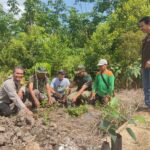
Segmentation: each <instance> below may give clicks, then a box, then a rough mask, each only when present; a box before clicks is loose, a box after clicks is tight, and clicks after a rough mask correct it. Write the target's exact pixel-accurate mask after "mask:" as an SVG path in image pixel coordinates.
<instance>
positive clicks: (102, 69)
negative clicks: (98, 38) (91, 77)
mask: <svg viewBox="0 0 150 150" xmlns="http://www.w3.org/2000/svg"><path fill="white" fill-rule="evenodd" d="M107 65H108V62H107V60H106V59H101V60H100V61H99V63H98V65H97V66H98V67H99V73H97V76H96V78H95V81H94V84H93V90H92V96H91V98H90V99H91V101H92V100H93V101H94V103H95V101H96V100H100V102H101V104H106V103H107V102H108V101H109V99H110V97H111V96H113V91H114V75H113V73H112V72H111V71H110V70H108V69H107Z"/></svg>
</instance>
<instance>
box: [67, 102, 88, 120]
mask: <svg viewBox="0 0 150 150" xmlns="http://www.w3.org/2000/svg"><path fill="white" fill-rule="evenodd" d="M67 112H68V114H69V115H70V116H75V117H78V116H80V115H82V114H84V113H86V112H88V108H87V105H80V106H79V107H70V108H68V109H67Z"/></svg>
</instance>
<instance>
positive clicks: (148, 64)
mask: <svg viewBox="0 0 150 150" xmlns="http://www.w3.org/2000/svg"><path fill="white" fill-rule="evenodd" d="M145 68H150V60H148V61H147V62H146V65H145Z"/></svg>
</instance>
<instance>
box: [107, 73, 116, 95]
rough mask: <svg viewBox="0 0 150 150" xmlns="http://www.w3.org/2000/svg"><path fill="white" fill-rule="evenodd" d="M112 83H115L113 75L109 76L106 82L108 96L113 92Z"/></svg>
mask: <svg viewBox="0 0 150 150" xmlns="http://www.w3.org/2000/svg"><path fill="white" fill-rule="evenodd" d="M114 82H115V77H114V75H112V76H109V80H108V83H109V89H108V92H109V94H110V96H111V95H112V94H113V91H114Z"/></svg>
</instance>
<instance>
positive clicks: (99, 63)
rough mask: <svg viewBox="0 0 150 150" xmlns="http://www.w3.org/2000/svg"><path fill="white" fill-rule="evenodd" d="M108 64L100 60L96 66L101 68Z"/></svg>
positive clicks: (104, 60)
mask: <svg viewBox="0 0 150 150" xmlns="http://www.w3.org/2000/svg"><path fill="white" fill-rule="evenodd" d="M107 64H108V62H107V60H106V59H100V61H99V62H98V64H97V66H103V65H107Z"/></svg>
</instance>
